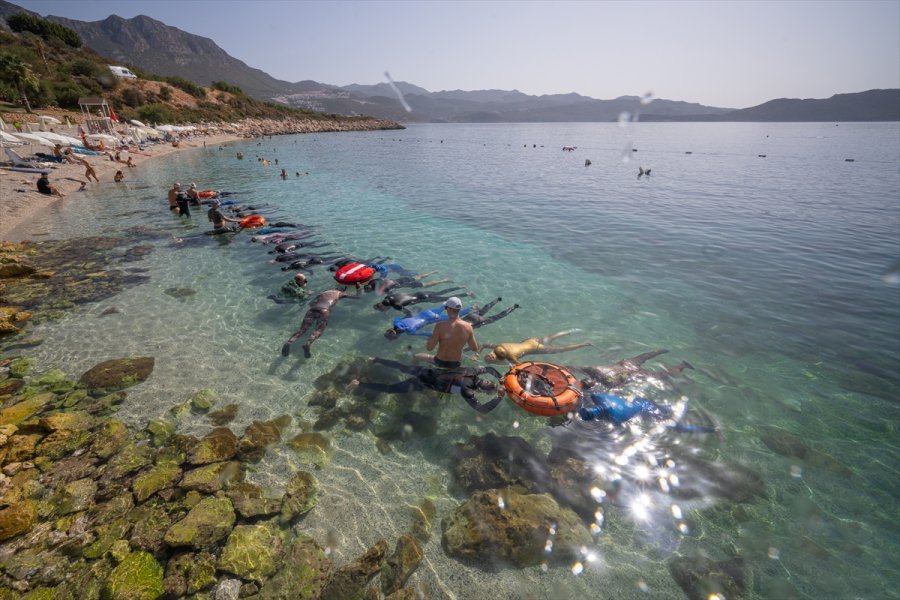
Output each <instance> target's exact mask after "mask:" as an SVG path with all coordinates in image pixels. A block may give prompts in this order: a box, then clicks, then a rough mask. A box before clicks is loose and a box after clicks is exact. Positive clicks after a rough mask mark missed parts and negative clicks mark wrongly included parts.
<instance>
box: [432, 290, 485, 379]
mask: <svg viewBox="0 0 900 600" xmlns="http://www.w3.org/2000/svg"><path fill="white" fill-rule="evenodd" d="M444 308H445V309H447V317H448V319H447V320H446V321H439V322H438V323H437V324H435V326H434V331H432V332H431V337H430V338H428V343H427V344H425V348H426V349H427V350H428V351H429V352H431V351H432V350H434V349H435V348H437V352H436V353H435V354H434V364H436V365H437V366H439V367H441V368H442V369H457V368H459V366H460V365H461V364H462V353H463V348H465V347H466V346H467V345H468V347H469V349H470V350H471V351H472V352H475V353H477V352H478V350H479V348H478V342H477V341H475V331H474V330H473V329H472V325H471V324H470V323H466V322H465V321H463V320H462V319H460V318H459V311H460V309H461V308H462V301H461V300H460V299H459V298H457V297H456V296H454V297H452V298H448V299H447V301H446V302H444Z"/></svg>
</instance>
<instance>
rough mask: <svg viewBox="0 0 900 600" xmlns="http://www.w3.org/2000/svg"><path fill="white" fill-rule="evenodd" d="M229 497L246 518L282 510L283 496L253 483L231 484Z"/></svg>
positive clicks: (272, 513)
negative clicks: (272, 494) (271, 495)
mask: <svg viewBox="0 0 900 600" xmlns="http://www.w3.org/2000/svg"><path fill="white" fill-rule="evenodd" d="M182 485H183V482H182ZM228 497H229V498H231V502H232V504H234V509H235V510H236V511H237V512H238V514H239V515H241V516H242V517H244V518H245V519H252V518H255V517H260V516H266V515H274V514H276V513H279V512H281V498H280V497H279V498H273V497H270V496H267V495H266V493H265V491H264V490H263V489H262V488H261V487H259V486H258V485H254V484H252V483H238V484H236V485H233V486H231V487H230V488H229V489H228Z"/></svg>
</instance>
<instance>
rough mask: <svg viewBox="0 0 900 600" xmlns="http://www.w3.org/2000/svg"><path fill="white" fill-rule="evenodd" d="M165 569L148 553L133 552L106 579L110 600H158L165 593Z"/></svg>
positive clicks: (105, 590)
mask: <svg viewBox="0 0 900 600" xmlns="http://www.w3.org/2000/svg"><path fill="white" fill-rule="evenodd" d="M165 591H166V590H165V588H164V587H163V568H162V567H161V566H160V565H159V563H158V562H156V559H155V558H153V555H152V554H150V553H148V552H132V553H131V554H129V555H128V556H126V557H125V559H124V560H123V561H122V562H121V563H119V565H118V566H116V568H114V569H113V570H112V573H110V574H109V577H107V579H106V585H105V587H104V597H105V598H108V599H109V600H156V598H159V597H160V596H162V595H163V594H164V593H165Z"/></svg>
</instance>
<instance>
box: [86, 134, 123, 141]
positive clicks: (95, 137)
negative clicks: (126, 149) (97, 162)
mask: <svg viewBox="0 0 900 600" xmlns="http://www.w3.org/2000/svg"><path fill="white" fill-rule="evenodd" d="M85 137H87V138H88V139H91V140H103V141H104V142H110V143H115V142H118V141H119V138H117V137H115V136H112V135H107V134H105V133H92V134H91V135H88V136H85Z"/></svg>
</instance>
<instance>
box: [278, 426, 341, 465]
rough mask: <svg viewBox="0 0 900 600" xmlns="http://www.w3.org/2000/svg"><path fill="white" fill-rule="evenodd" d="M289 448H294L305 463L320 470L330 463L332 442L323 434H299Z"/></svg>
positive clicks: (292, 440) (289, 444) (289, 443)
mask: <svg viewBox="0 0 900 600" xmlns="http://www.w3.org/2000/svg"><path fill="white" fill-rule="evenodd" d="M288 446H290V447H291V448H293V450H294V452H296V453H297V456H298V457H299V458H300V460H301V461H303V462H305V463H308V464H312V465H315V466H316V467H319V468H321V467H323V466H324V465H326V464H327V463H328V452H329V450H330V449H331V442H330V441H329V440H328V438H327V437H325V436H324V435H322V434H321V433H299V434H297V435H295V436H294V437H293V438H292V439H291V441H290V442H288Z"/></svg>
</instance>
